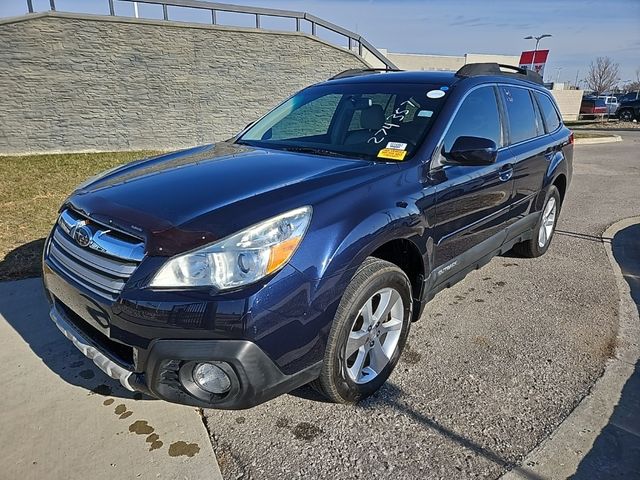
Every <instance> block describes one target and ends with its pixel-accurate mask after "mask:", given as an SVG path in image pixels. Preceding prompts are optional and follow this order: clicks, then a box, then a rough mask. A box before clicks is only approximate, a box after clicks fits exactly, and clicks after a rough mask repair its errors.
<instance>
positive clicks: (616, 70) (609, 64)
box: [585, 57, 620, 94]
mask: <svg viewBox="0 0 640 480" xmlns="http://www.w3.org/2000/svg"><path fill="white" fill-rule="evenodd" d="M585 81H586V82H587V86H588V87H589V88H590V89H591V90H593V91H595V92H596V93H597V94H601V93H605V92H608V91H609V90H611V89H612V88H613V87H615V86H616V85H617V84H618V82H619V81H620V65H618V64H617V63H615V62H614V61H613V60H612V59H611V58H610V57H598V58H596V61H595V62H591V65H590V66H589V72H588V73H587V78H586V79H585Z"/></svg>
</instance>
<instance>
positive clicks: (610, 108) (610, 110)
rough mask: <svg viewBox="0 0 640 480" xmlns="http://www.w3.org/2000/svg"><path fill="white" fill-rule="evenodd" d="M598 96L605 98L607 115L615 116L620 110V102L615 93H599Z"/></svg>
mask: <svg viewBox="0 0 640 480" xmlns="http://www.w3.org/2000/svg"><path fill="white" fill-rule="evenodd" d="M597 98H600V99H603V100H604V104H605V105H606V107H607V115H610V116H613V115H615V114H616V110H618V106H619V105H620V104H619V103H618V99H617V98H616V97H615V96H614V95H598V97H597Z"/></svg>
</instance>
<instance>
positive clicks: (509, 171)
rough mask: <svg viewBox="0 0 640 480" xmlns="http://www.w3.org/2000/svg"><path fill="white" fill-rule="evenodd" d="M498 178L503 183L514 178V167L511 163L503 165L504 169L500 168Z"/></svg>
mask: <svg viewBox="0 0 640 480" xmlns="http://www.w3.org/2000/svg"><path fill="white" fill-rule="evenodd" d="M498 176H499V177H500V180H501V181H503V182H506V181H508V180H510V179H511V177H512V176H513V165H512V164H511V163H507V164H505V165H503V166H502V168H500V171H499V172H498Z"/></svg>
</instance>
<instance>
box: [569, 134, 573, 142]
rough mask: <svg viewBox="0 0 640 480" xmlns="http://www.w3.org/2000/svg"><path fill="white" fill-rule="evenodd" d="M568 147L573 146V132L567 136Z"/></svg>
mask: <svg viewBox="0 0 640 480" xmlns="http://www.w3.org/2000/svg"><path fill="white" fill-rule="evenodd" d="M569 145H573V132H571V133H570V134H569Z"/></svg>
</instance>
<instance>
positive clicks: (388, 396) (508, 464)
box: [359, 381, 543, 480]
mask: <svg viewBox="0 0 640 480" xmlns="http://www.w3.org/2000/svg"><path fill="white" fill-rule="evenodd" d="M402 396H404V395H403V391H402V389H401V388H400V387H398V386H397V385H395V384H393V383H392V382H389V381H387V383H385V384H384V386H383V387H382V388H381V389H380V390H379V391H378V392H376V393H375V394H374V395H373V396H371V397H369V399H367V400H365V401H363V402H361V403H360V404H359V406H360V407H361V408H365V409H375V408H378V407H380V406H388V407H391V408H393V409H394V410H396V411H398V412H400V413H402V414H404V415H406V416H408V417H409V418H410V419H411V420H413V421H414V422H415V423H417V424H419V425H422V426H423V427H425V428H428V429H430V430H433V431H436V432H438V433H439V434H440V435H443V436H444V437H446V438H447V439H449V440H452V441H454V442H456V443H457V444H459V445H461V446H462V447H464V448H466V449H468V450H471V451H472V452H475V453H476V454H478V455H480V456H481V457H483V458H485V459H487V460H489V461H490V462H493V463H495V464H497V465H500V466H501V467H503V468H505V469H507V470H514V471H517V472H519V473H520V474H521V475H522V477H523V478H526V479H528V480H543V477H540V476H538V475H536V474H534V473H531V472H528V471H526V470H524V469H521V468H520V467H519V466H518V465H517V463H515V462H513V461H509V460H507V459H505V458H503V457H501V456H500V455H498V454H497V453H495V452H493V451H491V450H489V449H488V448H485V447H483V446H482V445H479V444H477V443H475V442H474V441H472V440H470V439H469V438H467V437H465V436H464V435H461V434H459V433H457V432H454V431H453V430H451V429H449V428H447V427H445V426H443V425H441V424H440V423H438V421H437V420H435V419H433V418H429V417H427V416H426V415H424V414H422V413H420V412H418V411H416V410H415V409H414V408H412V407H411V405H408V404H407V403H405V402H403V401H402V400H401V397H402Z"/></svg>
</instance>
